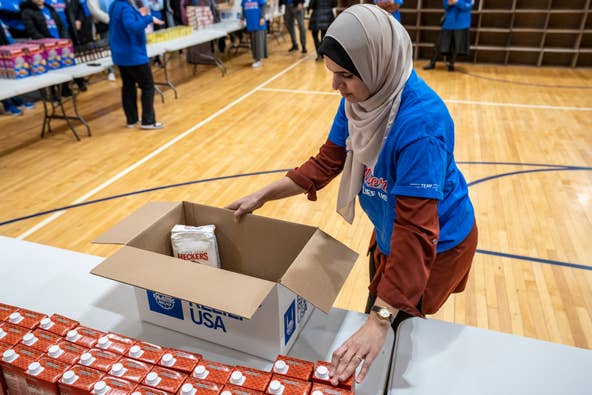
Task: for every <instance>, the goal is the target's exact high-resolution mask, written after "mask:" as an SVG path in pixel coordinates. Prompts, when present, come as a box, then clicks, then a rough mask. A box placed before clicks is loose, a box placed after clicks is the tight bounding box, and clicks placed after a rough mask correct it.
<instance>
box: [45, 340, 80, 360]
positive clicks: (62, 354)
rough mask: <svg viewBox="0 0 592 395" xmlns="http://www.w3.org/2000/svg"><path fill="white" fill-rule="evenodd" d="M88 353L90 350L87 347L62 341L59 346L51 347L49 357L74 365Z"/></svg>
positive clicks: (58, 343) (48, 350) (48, 351)
mask: <svg viewBox="0 0 592 395" xmlns="http://www.w3.org/2000/svg"><path fill="white" fill-rule="evenodd" d="M87 351H88V348H86V347H82V346H79V345H78V344H74V343H70V342H69V341H67V340H64V339H61V340H59V341H58V342H57V344H54V345H51V346H49V348H48V349H47V356H48V357H50V358H53V359H55V360H58V361H60V362H64V363H67V364H68V365H74V364H76V363H77V362H78V360H79V359H80V356H81V355H82V354H84V353H85V352H87Z"/></svg>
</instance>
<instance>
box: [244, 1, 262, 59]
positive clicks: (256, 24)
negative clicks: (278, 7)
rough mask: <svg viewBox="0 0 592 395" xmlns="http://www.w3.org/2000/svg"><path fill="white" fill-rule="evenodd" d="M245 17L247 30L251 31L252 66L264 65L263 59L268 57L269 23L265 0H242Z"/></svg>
mask: <svg viewBox="0 0 592 395" xmlns="http://www.w3.org/2000/svg"><path fill="white" fill-rule="evenodd" d="M241 7H242V8H243V18H244V19H245V20H246V22H247V31H248V32H250V33H251V50H252V52H253V60H254V62H253V64H252V66H253V67H255V68H257V67H261V66H263V61H262V60H261V59H263V58H266V57H267V23H266V22H265V7H266V2H265V0H242V3H241Z"/></svg>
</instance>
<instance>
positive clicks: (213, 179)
mask: <svg viewBox="0 0 592 395" xmlns="http://www.w3.org/2000/svg"><path fill="white" fill-rule="evenodd" d="M289 170H290V169H280V170H267V171H256V172H253V173H243V174H233V175H231V176H221V177H212V178H204V179H202V180H194V181H187V182H180V183H177V184H169V185H163V186H159V187H154V188H148V189H141V190H139V191H133V192H127V193H122V194H120V195H113V196H107V197H104V198H101V199H95V200H89V201H87V202H82V203H77V204H71V205H69V206H63V207H58V208H54V209H51V210H47V211H41V212H39V213H35V214H31V215H26V216H24V217H19V218H13V219H10V220H8V221H4V222H0V226H4V225H8V224H12V223H15V222H20V221H24V220H26V219H31V218H35V217H40V216H42V215H47V214H51V213H55V212H58V211H63V210H68V209H71V208H77V207H84V206H88V205H90V204H95V203H100V202H106V201H108V200H114V199H119V198H123V197H126V196H133V195H139V194H142V193H147V192H154V191H160V190H162V189H170V188H177V187H182V186H185V185H192V184H202V183H204V182H210V181H220V180H227V179H230V178H240V177H250V176H259V175H262V174H273V173H285V172H287V171H289Z"/></svg>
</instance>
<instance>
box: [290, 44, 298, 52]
mask: <svg viewBox="0 0 592 395" xmlns="http://www.w3.org/2000/svg"><path fill="white" fill-rule="evenodd" d="M294 51H298V45H292V48H290V49H288V52H294Z"/></svg>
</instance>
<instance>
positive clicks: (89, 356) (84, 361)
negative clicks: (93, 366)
mask: <svg viewBox="0 0 592 395" xmlns="http://www.w3.org/2000/svg"><path fill="white" fill-rule="evenodd" d="M92 357H93V356H92V354H91V353H89V352H85V353H84V354H82V355H81V356H80V363H81V364H83V365H87V364H89V363H90V362H91V361H92Z"/></svg>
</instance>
